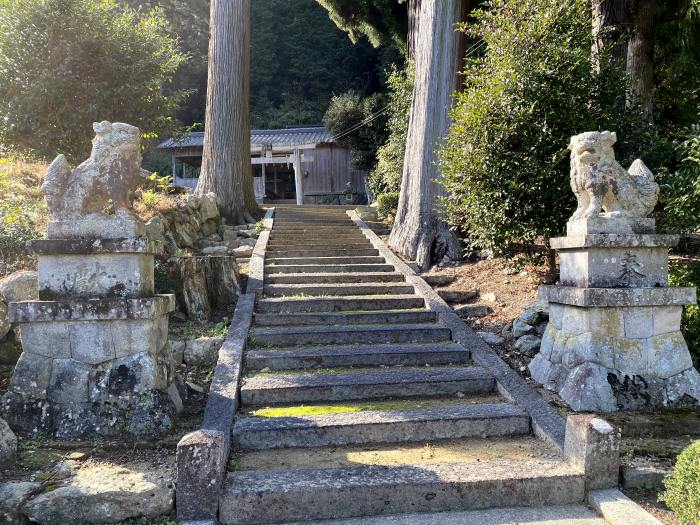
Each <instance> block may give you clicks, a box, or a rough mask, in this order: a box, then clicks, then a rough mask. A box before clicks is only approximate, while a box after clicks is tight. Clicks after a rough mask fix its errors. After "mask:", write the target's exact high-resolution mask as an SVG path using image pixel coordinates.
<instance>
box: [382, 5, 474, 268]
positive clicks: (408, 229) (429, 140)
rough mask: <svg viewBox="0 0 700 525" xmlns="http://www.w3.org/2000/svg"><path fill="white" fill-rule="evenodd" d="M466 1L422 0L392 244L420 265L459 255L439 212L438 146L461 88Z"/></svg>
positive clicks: (444, 133) (426, 265)
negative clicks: (462, 18)
mask: <svg viewBox="0 0 700 525" xmlns="http://www.w3.org/2000/svg"><path fill="white" fill-rule="evenodd" d="M461 11H462V0H422V2H421V9H420V15H419V20H420V24H419V28H418V36H417V39H416V47H415V63H416V77H415V87H414V90H413V103H412V108H411V119H410V123H409V129H408V138H407V140H406V156H405V158H404V168H403V178H402V181H401V194H400V197H399V207H398V210H397V213H396V220H395V222H394V227H393V229H392V231H391V236H390V237H389V245H390V246H391V248H392V249H394V250H395V251H397V252H399V253H401V254H403V255H404V256H406V257H408V258H409V259H413V260H415V261H416V263H417V264H418V266H419V267H420V268H423V269H426V268H428V267H429V266H430V264H431V260H432V259H433V258H436V259H441V258H442V257H444V256H445V255H447V256H448V257H449V258H450V259H453V260H457V259H459V258H461V255H462V254H461V245H460V242H459V239H458V238H457V236H456V235H455V234H454V233H453V232H452V231H450V229H449V227H448V225H447V224H446V223H445V222H444V221H443V220H442V219H441V217H440V216H439V215H438V212H437V211H436V208H437V205H438V199H439V197H440V195H441V194H442V192H443V191H444V190H443V188H442V186H441V185H440V184H439V183H438V181H439V179H440V172H439V170H438V167H437V155H436V150H437V149H438V148H439V146H440V144H441V142H442V140H443V139H444V137H445V136H446V134H447V131H448V128H449V113H450V109H451V107H452V100H453V99H452V95H453V92H454V90H455V88H456V87H457V63H458V58H457V49H458V46H459V34H458V33H457V32H456V31H455V27H454V26H455V24H457V23H458V22H459V21H460V15H461Z"/></svg>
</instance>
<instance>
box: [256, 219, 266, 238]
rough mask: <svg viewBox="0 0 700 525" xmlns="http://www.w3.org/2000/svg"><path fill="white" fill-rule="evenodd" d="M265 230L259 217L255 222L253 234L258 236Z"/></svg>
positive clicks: (263, 223)
mask: <svg viewBox="0 0 700 525" xmlns="http://www.w3.org/2000/svg"><path fill="white" fill-rule="evenodd" d="M264 231H265V221H264V220H263V219H260V220H259V221H258V222H256V223H255V228H253V235H254V236H256V237H258V236H259V235H260V234H261V233H262V232H264Z"/></svg>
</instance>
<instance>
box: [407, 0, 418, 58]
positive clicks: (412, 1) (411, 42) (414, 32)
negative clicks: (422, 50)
mask: <svg viewBox="0 0 700 525" xmlns="http://www.w3.org/2000/svg"><path fill="white" fill-rule="evenodd" d="M420 4H421V0H408V36H407V38H406V42H407V47H408V53H407V56H408V59H409V60H415V57H416V41H417V40H418V16H419V14H420Z"/></svg>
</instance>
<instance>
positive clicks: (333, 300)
mask: <svg viewBox="0 0 700 525" xmlns="http://www.w3.org/2000/svg"><path fill="white" fill-rule="evenodd" d="M424 307H425V300H424V299H423V298H422V297H418V296H416V295H395V296H393V297H389V296H381V297H372V296H366V295H359V296H345V297H268V298H264V299H258V308H257V311H258V312H259V313H299V312H347V311H355V310H366V311H372V310H408V309H413V308H424Z"/></svg>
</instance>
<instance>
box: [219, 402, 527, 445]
mask: <svg viewBox="0 0 700 525" xmlns="http://www.w3.org/2000/svg"><path fill="white" fill-rule="evenodd" d="M529 433H530V417H529V416H528V415H527V414H526V413H525V412H523V411H522V410H521V409H519V408H517V407H515V406H513V405H511V404H509V403H495V404H491V403H489V404H474V405H458V406H453V407H440V408H427V409H419V410H366V411H362V412H344V413H339V414H326V415H322V416H293V417H241V418H239V419H238V421H237V422H236V424H235V425H234V427H233V440H234V443H235V446H236V449H240V450H267V449H272V448H300V447H307V448H308V447H326V446H343V445H364V444H368V443H403V442H410V441H431V440H436V439H459V438H471V437H481V438H488V437H503V436H521V435H525V434H529Z"/></svg>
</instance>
